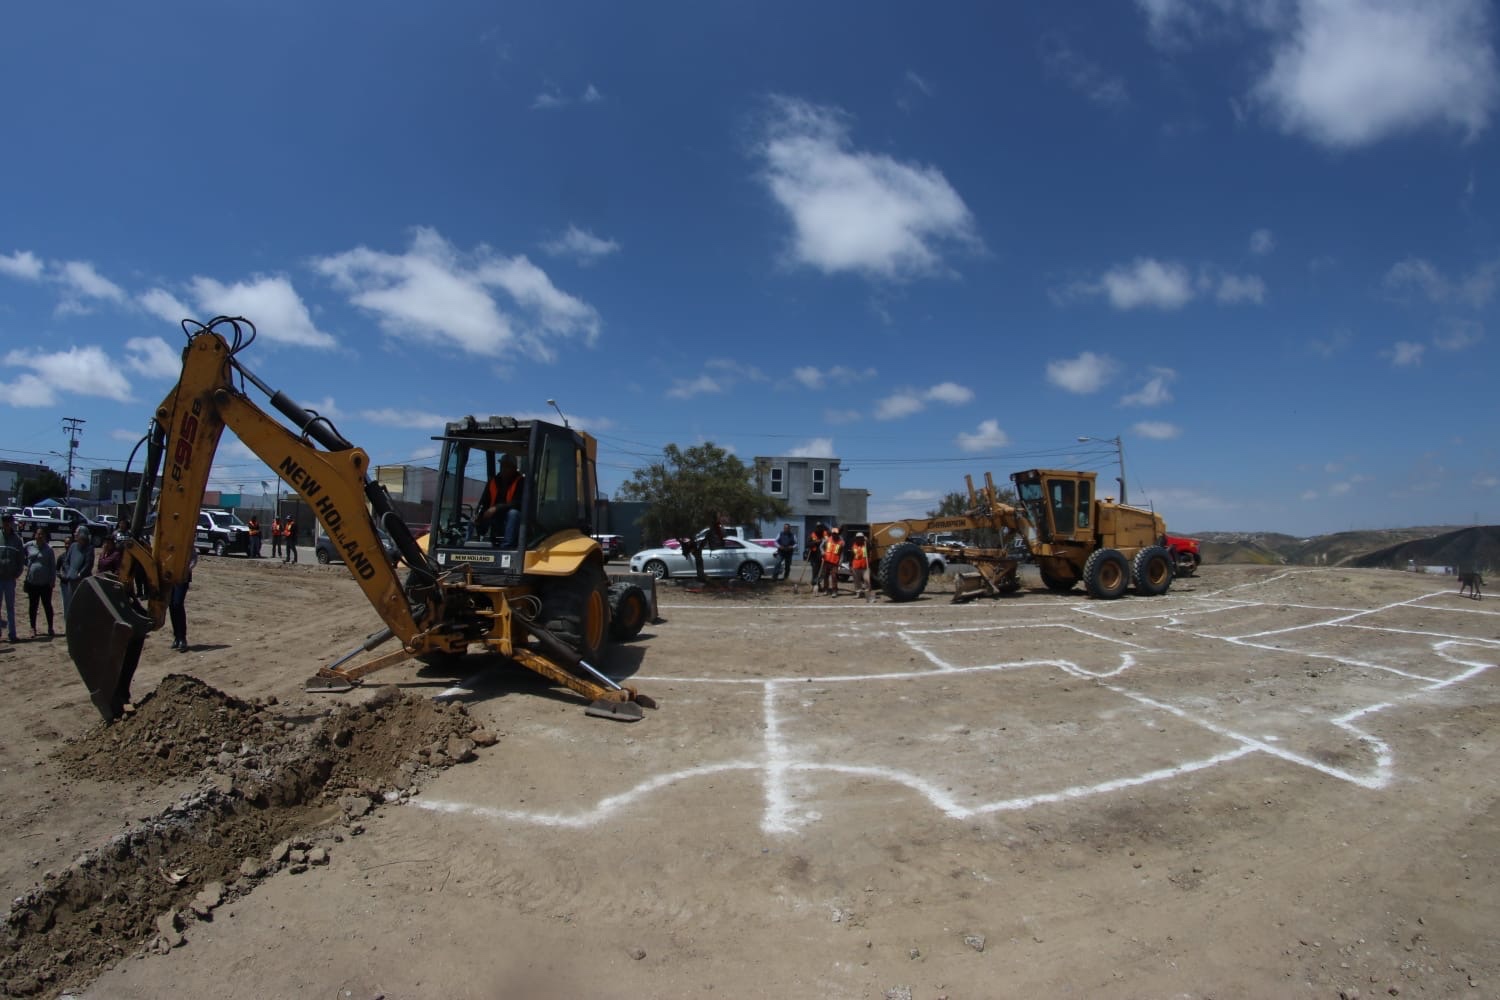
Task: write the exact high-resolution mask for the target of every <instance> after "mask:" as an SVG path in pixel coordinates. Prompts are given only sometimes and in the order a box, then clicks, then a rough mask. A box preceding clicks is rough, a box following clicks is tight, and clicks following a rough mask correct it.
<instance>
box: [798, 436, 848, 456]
mask: <svg viewBox="0 0 1500 1000" xmlns="http://www.w3.org/2000/svg"><path fill="white" fill-rule="evenodd" d="M787 455H788V456H790V457H792V458H837V457H838V456H837V455H836V454H835V453H834V450H833V438H830V437H820V438H813V439H812V440H810V441H806V442H803V443H802V444H799V445H797V446H796V447H795V448H793V449H792V450H791V451H789V452H787Z"/></svg>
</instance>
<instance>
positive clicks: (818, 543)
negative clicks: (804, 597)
mask: <svg viewBox="0 0 1500 1000" xmlns="http://www.w3.org/2000/svg"><path fill="white" fill-rule="evenodd" d="M827 537H828V525H826V524H824V523H823V522H822V521H819V522H818V523H817V524H816V525H814V526H813V530H812V531H810V532H809V533H808V535H807V550H806V551H805V552H804V553H803V558H804V559H806V560H807V561H808V562H810V563H812V586H813V590H814V591H821V590H822V589H823V587H822V583H823V540H824V539H826V538H827Z"/></svg>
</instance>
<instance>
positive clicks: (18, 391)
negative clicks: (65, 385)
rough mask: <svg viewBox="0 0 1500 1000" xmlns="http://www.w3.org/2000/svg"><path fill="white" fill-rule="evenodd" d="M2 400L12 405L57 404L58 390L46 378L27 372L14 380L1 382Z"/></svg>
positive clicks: (0, 395) (0, 398)
mask: <svg viewBox="0 0 1500 1000" xmlns="http://www.w3.org/2000/svg"><path fill="white" fill-rule="evenodd" d="M0 400H4V401H5V402H6V403H8V404H10V405H11V406H24V407H33V406H56V405H57V392H56V391H55V390H54V389H53V388H52V384H51V383H50V382H48V381H47V380H46V379H44V378H42V377H41V376H39V375H33V374H31V373H30V372H26V373H24V374H22V375H21V376H20V377H19V378H17V379H16V380H15V381H14V382H0Z"/></svg>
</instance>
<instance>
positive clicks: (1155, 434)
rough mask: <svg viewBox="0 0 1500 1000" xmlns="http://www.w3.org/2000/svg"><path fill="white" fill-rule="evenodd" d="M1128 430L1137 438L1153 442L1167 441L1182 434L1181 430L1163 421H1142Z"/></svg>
mask: <svg viewBox="0 0 1500 1000" xmlns="http://www.w3.org/2000/svg"><path fill="white" fill-rule="evenodd" d="M1130 430H1131V431H1132V432H1133V433H1134V434H1136V435H1137V436H1139V437H1143V438H1150V439H1151V440H1153V441H1169V440H1171V439H1172V438H1174V437H1177V436H1178V435H1179V434H1181V433H1182V428H1180V427H1178V426H1177V425H1176V424H1169V423H1167V422H1166V421H1164V420H1142V421H1141V422H1140V423H1138V424H1135V425H1134V426H1132V427H1131V428H1130Z"/></svg>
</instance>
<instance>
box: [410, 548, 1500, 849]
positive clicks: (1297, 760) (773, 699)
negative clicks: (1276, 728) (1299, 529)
mask: <svg viewBox="0 0 1500 1000" xmlns="http://www.w3.org/2000/svg"><path fill="white" fill-rule="evenodd" d="M1292 575H1294V574H1292V573H1284V574H1279V575H1278V576H1276V577H1272V578H1269V579H1267V580H1264V581H1259V582H1257V583H1255V584H1245V585H1241V587H1237V588H1231V589H1241V588H1242V587H1251V586H1263V585H1265V584H1267V583H1272V582H1275V581H1276V580H1279V579H1284V578H1286V577H1288V576H1292ZM1430 596H1437V595H1427V596H1426V597H1419V598H1415V599H1413V600H1412V601H1401V602H1395V603H1392V604H1389V605H1385V606H1384V607H1382V608H1376V609H1371V610H1358V611H1355V610H1350V609H1319V610H1337V611H1340V612H1344V614H1343V615H1342V616H1341V617H1339V618H1335V619H1332V620H1329V621H1323V622H1319V623H1315V624H1310V625H1301V626H1295V627H1291V628H1286V629H1277V630H1271V631H1267V632H1261V633H1252V634H1251V635H1252V636H1254V637H1261V636H1269V635H1279V634H1285V633H1288V632H1294V631H1301V630H1305V629H1308V628H1314V627H1322V626H1334V627H1350V628H1363V629H1370V630H1375V631H1392V632H1398V633H1400V634H1407V635H1429V634H1430V633H1426V632H1421V631H1416V630H1406V629H1384V630H1382V629H1380V628H1379V627H1378V626H1369V625H1353V624H1351V623H1352V622H1353V621H1354V620H1355V619H1357V618H1361V617H1365V616H1367V615H1370V614H1374V613H1376V612H1379V611H1385V610H1389V609H1392V608H1397V607H1401V606H1406V605H1410V606H1419V607H1424V606H1422V605H1415V604H1414V602H1415V601H1418V600H1425V599H1427V597H1430ZM1257 606H1264V605H1262V604H1256V603H1253V602H1252V603H1249V604H1246V605H1239V607H1257ZM1278 606H1288V605H1278ZM1299 607H1301V606H1299ZM1221 610H1235V608H1234V607H1225V608H1223V609H1221ZM1096 617H1098V616H1096ZM1148 617H1164V616H1160V615H1153V616H1148ZM1058 627H1062V628H1068V629H1070V630H1072V631H1075V632H1078V633H1080V634H1084V635H1088V636H1090V637H1092V638H1096V639H1102V640H1104V641H1107V642H1112V643H1115V644H1117V645H1124V646H1131V647H1133V648H1135V649H1145V647H1141V646H1138V645H1137V644H1134V643H1129V642H1125V641H1124V640H1119V639H1115V638H1112V637H1108V636H1101V635H1098V634H1097V633H1093V632H1089V631H1088V630H1085V629H1082V628H1078V627H1076V626H1071V625H1068V624H1066V623H1056V622H1041V623H1034V624H1024V625H1015V624H1012V625H1002V626H957V627H954V628H951V629H930V628H929V629H900V630H898V631H896V632H894V633H893V634H894V635H895V636H897V637H899V638H901V639H902V640H903V641H904V642H906V643H907V644H908V645H909V646H910V647H911V648H913V649H914V650H916V651H917V652H919V653H921V654H922V655H923V656H924V657H926V658H927V659H928V660H929V662H931V663H933V665H934V667H935V668H936V669H933V670H916V671H899V672H894V673H887V674H863V675H834V676H814V677H795V678H770V679H767V678H742V679H725V678H709V677H697V678H662V679H661V680H663V681H671V682H673V683H680V682H687V683H730V684H760V685H762V686H763V695H762V706H763V712H764V715H765V726H764V734H765V735H764V753H763V756H762V759H761V760H759V761H753V760H752V761H731V762H726V763H722V764H716V765H706V766H700V767H694V768H688V769H684V770H680V771H673V772H669V773H664V774H660V775H657V776H655V777H653V778H650V779H647V780H646V781H643V782H640V783H638V784H637V785H635V786H634V787H633V788H631V789H629V790H626V791H624V792H620V793H617V794H615V795H611V796H608V797H606V798H604V799H601V800H600V801H599V802H598V803H597V804H595V805H594V806H593V807H591V808H588V809H584V810H579V811H575V812H571V813H563V812H536V811H532V810H518V809H503V808H497V807H491V806H481V805H475V804H471V803H460V802H449V801H443V800H435V799H422V800H413V801H414V804H416V805H417V806H419V807H420V808H423V809H427V810H431V811H436V812H445V813H464V814H468V815H473V816H478V817H482V818H490V819H499V820H511V821H518V822H526V823H532V824H537V825H543V826H553V827H564V828H571V829H583V828H586V827H591V826H594V825H597V824H598V823H601V822H603V821H604V820H605V819H607V818H609V817H610V816H612V815H613V814H614V813H616V812H618V811H619V810H621V809H623V808H624V807H626V806H627V805H630V804H632V803H634V802H635V801H637V800H639V799H640V798H641V797H642V796H644V795H647V794H649V793H650V792H653V791H656V790H659V789H662V788H666V787H668V786H670V785H672V784H675V783H676V782H679V781H686V780H691V779H693V778H698V777H705V776H709V775H713V774H719V773H725V772H730V771H758V772H760V773H761V775H762V781H763V783H764V787H765V803H766V804H765V811H764V813H763V815H762V820H761V827H762V829H763V831H764V832H766V833H767V834H771V835H788V834H793V833H796V832H797V831H798V830H799V829H800V828H801V827H802V826H804V825H806V824H807V823H809V822H815V821H816V820H817V819H819V818H821V817H820V815H819V814H818V813H817V812H816V811H813V810H808V811H805V812H803V813H802V814H801V815H797V813H796V806H795V805H794V800H793V797H792V795H791V793H790V792H789V790H788V787H787V784H788V782H787V779H788V775H789V774H791V773H792V772H799V773H800V772H820V771H821V772H829V773H835V774H841V775H845V776H853V777H866V778H878V779H881V780H886V781H891V782H893V783H896V784H900V785H903V786H905V787H907V788H910V789H912V790H913V791H915V792H917V793H918V794H920V795H922V796H923V797H924V798H926V799H927V800H928V801H929V802H930V803H931V804H932V805H933V806H934V807H935V808H937V809H938V810H939V811H941V812H942V813H943V814H944V815H946V816H949V817H950V818H953V819H968V818H972V817H974V816H980V815H986V814H991V813H996V812H1002V811H1015V810H1023V809H1027V808H1031V807H1033V806H1036V805H1041V804H1046V803H1056V802H1062V801H1067V800H1070V799H1081V798H1087V797H1089V796H1093V795H1098V794H1106V793H1109V792H1113V791H1117V790H1119V789H1122V788H1130V787H1136V786H1139V785H1143V784H1148V783H1151V782H1156V781H1164V780H1168V779H1171V778H1174V777H1177V776H1180V775H1183V774H1188V773H1192V772H1194V771H1199V770H1204V769H1206V768H1209V767H1215V766H1218V765H1219V764H1223V763H1227V762H1230V761H1233V760H1237V759H1239V758H1240V757H1244V756H1246V755H1248V754H1251V753H1266V754H1270V755H1271V756H1273V757H1276V758H1278V759H1281V760H1284V761H1287V762H1289V763H1294V764H1297V765H1300V766H1303V767H1308V768H1311V769H1312V770H1315V771H1317V772H1319V773H1321V774H1324V775H1327V776H1329V777H1333V778H1336V779H1338V780H1341V781H1346V782H1349V783H1351V784H1354V785H1357V786H1359V787H1362V788H1367V789H1378V788H1383V787H1385V786H1386V785H1387V784H1388V783H1389V782H1390V780H1391V778H1392V775H1393V773H1394V754H1393V752H1392V751H1391V748H1390V746H1389V744H1387V743H1386V742H1385V741H1384V740H1382V739H1380V738H1378V737H1376V736H1374V735H1373V734H1371V733H1369V732H1367V731H1365V730H1363V729H1361V728H1359V727H1358V726H1356V725H1355V721H1356V720H1358V719H1361V718H1363V717H1364V716H1366V715H1372V714H1375V713H1377V712H1380V711H1383V710H1384V709H1387V708H1390V707H1392V706H1393V705H1394V704H1395V703H1394V702H1381V703H1379V704H1374V705H1365V706H1362V707H1358V708H1355V709H1352V710H1351V711H1349V712H1346V713H1344V714H1343V715H1340V716H1337V717H1334V718H1332V719H1330V720H1329V722H1331V723H1332V724H1333V725H1334V726H1336V727H1338V728H1340V729H1344V730H1346V731H1347V732H1349V733H1350V734H1351V735H1352V736H1354V737H1355V738H1356V739H1358V740H1359V741H1360V742H1362V743H1364V744H1366V745H1368V746H1370V747H1371V748H1372V749H1373V750H1374V753H1375V766H1374V769H1373V770H1372V771H1371V772H1370V773H1367V774H1356V773H1353V772H1351V771H1348V770H1346V769H1343V768H1337V767H1333V766H1330V765H1327V764H1324V763H1322V762H1321V761H1318V760H1314V759H1311V758H1309V757H1307V756H1306V755H1303V754H1299V753H1295V752H1293V751H1290V750H1287V749H1285V748H1283V747H1280V746H1276V745H1274V744H1273V743H1271V742H1269V741H1268V740H1264V739H1258V738H1256V737H1252V736H1249V735H1246V734H1244V733H1241V732H1238V731H1236V730H1234V729H1232V728H1230V727H1228V726H1224V725H1221V724H1219V723H1215V722H1212V721H1210V720H1208V719H1204V718H1202V717H1201V716H1199V715H1197V714H1195V713H1192V712H1189V711H1187V710H1186V709H1183V708H1181V707H1180V706H1176V705H1173V704H1170V703H1168V702H1165V701H1163V700H1161V699H1159V698H1155V697H1151V696H1149V695H1146V694H1144V693H1142V692H1139V691H1135V690H1133V689H1131V688H1129V687H1126V686H1124V685H1119V684H1110V683H1105V682H1104V681H1105V680H1106V679H1107V678H1112V677H1116V676H1118V675H1120V674H1122V673H1124V672H1125V671H1126V670H1128V669H1129V667H1130V666H1132V665H1133V664H1134V657H1133V656H1132V655H1131V653H1130V652H1128V651H1122V653H1121V665H1120V666H1118V667H1116V668H1114V669H1112V670H1109V671H1104V672H1095V671H1089V670H1086V669H1084V668H1082V667H1080V666H1078V665H1077V664H1076V663H1072V662H1071V661H1067V660H1060V659H1041V660H1021V661H1013V662H1009V663H1001V664H987V665H982V666H968V667H959V666H955V665H953V664H951V663H948V662H947V661H945V660H944V659H943V658H942V657H941V656H938V655H937V654H936V652H934V651H933V650H931V649H928V648H927V647H926V646H925V645H924V644H923V643H922V642H921V641H920V640H918V638H917V637H918V636H935V635H944V634H953V633H960V632H976V631H1000V630H1004V629H1007V628H1058ZM1183 634H1188V635H1196V636H1197V637H1199V638H1202V639H1205V640H1208V641H1219V642H1229V643H1232V644H1234V645H1239V646H1243V647H1248V648H1255V649H1265V650H1268V651H1274V652H1278V653H1283V652H1284V653H1290V654H1293V655H1301V656H1306V657H1310V658H1315V659H1324V660H1332V661H1334V662H1337V663H1341V664H1344V665H1347V666H1354V667H1364V668H1369V669H1374V670H1381V671H1385V672H1388V673H1392V674H1396V675H1398V676H1401V677H1404V678H1407V679H1410V680H1414V681H1421V682H1424V683H1425V685H1426V686H1425V687H1424V688H1423V689H1422V690H1424V691H1433V690H1440V689H1443V688H1447V687H1450V686H1452V685H1456V684H1459V683H1462V682H1464V681H1467V680H1470V679H1472V678H1474V677H1476V676H1478V675H1479V674H1481V673H1484V672H1485V671H1487V670H1490V669H1492V668H1494V667H1495V666H1496V664H1493V663H1488V662H1483V661H1477V660H1468V659H1463V658H1460V657H1459V656H1457V655H1455V653H1454V650H1456V649H1457V648H1459V647H1470V648H1477V649H1482V650H1486V651H1489V650H1493V649H1495V648H1497V646H1500V644H1496V643H1493V642H1492V641H1490V640H1485V639H1471V638H1467V637H1448V638H1442V639H1440V641H1438V642H1436V643H1434V644H1433V652H1434V654H1435V655H1436V656H1438V657H1439V658H1440V659H1443V660H1446V661H1448V662H1450V663H1454V664H1455V665H1458V666H1462V667H1464V668H1466V669H1465V670H1464V671H1462V672H1461V673H1459V674H1456V675H1455V676H1453V677H1450V678H1432V677H1426V676H1424V675H1421V674H1416V673H1410V672H1407V671H1402V670H1397V669H1395V668H1392V667H1386V666H1383V665H1381V664H1374V663H1367V662H1364V661H1360V660H1356V659H1353V658H1349V657H1340V656H1335V655H1332V654H1325V653H1316V652H1307V651H1302V650H1295V649H1292V650H1286V649H1280V648H1278V647H1275V646H1270V645H1266V644H1262V643H1254V642H1250V641H1248V639H1249V638H1251V636H1243V637H1223V636H1210V635H1202V634H1199V633H1193V632H1184V633H1183ZM1434 637H1436V636H1434ZM1038 666H1050V667H1054V668H1057V669H1059V670H1061V671H1063V672H1064V673H1067V674H1069V675H1071V676H1075V677H1080V678H1089V679H1094V680H1097V681H1099V682H1100V686H1101V687H1103V688H1105V689H1106V690H1109V691H1111V692H1113V693H1115V694H1118V695H1120V696H1121V697H1124V698H1126V699H1129V700H1131V701H1134V702H1136V703H1138V704H1142V705H1145V706H1147V707H1149V708H1152V709H1155V710H1158V711H1162V712H1166V713H1167V714H1169V715H1172V716H1174V717H1176V718H1178V719H1180V720H1182V721H1185V722H1188V723H1190V724H1192V725H1195V726H1198V727H1200V728H1202V729H1204V730H1206V731H1208V732H1211V733H1213V734H1215V735H1217V736H1220V737H1221V738H1224V739H1227V740H1230V741H1231V742H1233V743H1235V744H1236V746H1235V747H1234V748H1233V749H1231V750H1228V751H1225V752H1223V753H1219V754H1214V755H1212V756H1210V757H1207V758H1203V759H1200V760H1195V761H1187V762H1184V763H1181V764H1177V765H1172V766H1169V767H1165V768H1159V769H1156V770H1153V771H1149V772H1145V773H1143V774H1139V775H1133V776H1127V777H1123V778H1115V779H1111V780H1108V781H1104V782H1099V783H1096V784H1087V785H1085V784H1080V785H1073V786H1069V787H1067V788H1063V789H1060V790H1058V791H1055V792H1044V793H1039V794H1036V795H1029V796H1020V797H1014V798H1009V799H1001V800H997V801H994V802H987V803H982V804H979V805H963V804H961V803H959V802H958V801H957V800H956V799H955V798H954V797H953V796H952V795H950V794H949V793H948V792H947V791H946V790H945V789H942V788H939V787H938V786H937V784H935V783H934V782H933V781H931V780H929V779H927V778H924V777H922V776H920V775H916V774H913V773H911V772H908V771H904V770H901V769H897V768H887V767H881V766H876V765H861V764H845V763H838V762H818V761H809V760H798V759H796V757H795V755H794V753H793V752H792V748H791V747H789V746H788V744H787V742H786V740H785V739H784V737H783V735H782V722H781V714H780V712H779V711H778V706H777V693H778V691H779V689H780V688H781V687H782V686H788V687H791V689H792V690H795V687H793V686H794V685H797V684H810V683H811V684H837V683H844V682H850V681H853V682H869V681H885V680H917V679H926V678H931V677H936V676H952V675H953V674H968V673H998V672H1004V671H1007V670H1017V669H1025V668H1028V667H1038ZM481 676H483V674H476V675H475V676H474V677H472V678H469V679H467V680H465V681H463V682H461V684H460V685H459V686H458V687H455V688H451V689H449V690H450V691H452V692H460V691H467V690H468V689H469V687H470V686H471V685H472V684H473V683H474V682H475V681H477V680H478V679H479V678H480V677H481ZM444 694H448V692H444ZM1417 696H1419V695H1418V693H1416V692H1414V693H1413V695H1411V696H1410V697H1417ZM1402 700H1403V701H1404V700H1409V698H1408V699H1402Z"/></svg>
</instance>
